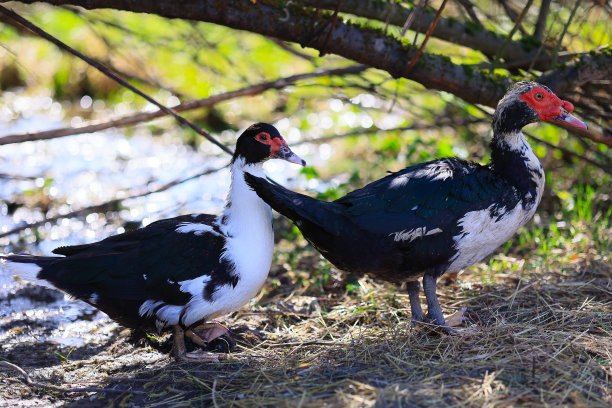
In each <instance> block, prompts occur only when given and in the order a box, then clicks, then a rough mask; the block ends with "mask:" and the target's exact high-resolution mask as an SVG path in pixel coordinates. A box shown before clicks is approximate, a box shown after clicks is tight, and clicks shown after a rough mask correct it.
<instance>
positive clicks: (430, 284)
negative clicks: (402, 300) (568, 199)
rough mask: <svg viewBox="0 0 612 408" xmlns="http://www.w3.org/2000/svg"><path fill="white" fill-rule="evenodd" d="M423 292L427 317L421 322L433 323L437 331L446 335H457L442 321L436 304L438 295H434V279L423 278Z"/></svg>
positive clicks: (425, 276) (441, 315)
mask: <svg viewBox="0 0 612 408" xmlns="http://www.w3.org/2000/svg"><path fill="white" fill-rule="evenodd" d="M423 292H424V293H425V298H427V315H426V316H425V317H424V318H423V322H425V323H433V324H434V325H436V326H437V327H436V328H437V329H441V330H443V331H444V332H445V333H447V334H453V335H455V334H459V333H458V332H457V330H455V329H453V328H450V327H448V326H447V325H446V322H445V321H444V315H443V314H442V308H441V307H440V303H439V302H438V295H436V278H435V277H433V276H431V275H427V274H426V275H424V276H423Z"/></svg>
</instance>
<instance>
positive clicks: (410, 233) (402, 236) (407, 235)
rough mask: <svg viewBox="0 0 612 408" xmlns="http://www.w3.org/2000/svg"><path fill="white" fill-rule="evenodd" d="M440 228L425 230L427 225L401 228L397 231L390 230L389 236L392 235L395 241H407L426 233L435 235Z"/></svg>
mask: <svg viewBox="0 0 612 408" xmlns="http://www.w3.org/2000/svg"><path fill="white" fill-rule="evenodd" d="M441 232H442V230H441V229H440V228H434V229H432V230H429V231H427V227H419V228H414V229H411V230H402V231H398V232H392V233H391V234H389V236H394V238H393V240H394V241H395V242H399V241H408V242H412V241H414V240H415V239H417V238H421V237H424V236H427V235H435V234H439V233H441Z"/></svg>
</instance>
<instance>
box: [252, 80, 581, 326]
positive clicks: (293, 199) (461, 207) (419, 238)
mask: <svg viewBox="0 0 612 408" xmlns="http://www.w3.org/2000/svg"><path fill="white" fill-rule="evenodd" d="M573 110H574V107H573V105H572V104H571V103H570V102H567V101H563V100H561V99H559V98H558V97H557V96H556V95H555V94H554V93H553V92H552V91H551V90H550V89H548V88H547V87H546V86H543V85H540V84H537V83H535V82H530V81H523V82H519V83H516V84H515V85H514V86H512V87H511V88H510V89H509V90H508V92H507V93H506V95H505V96H504V97H503V98H502V99H501V100H500V101H499V103H498V105H497V109H496V110H495V113H494V115H493V140H492V142H491V161H490V163H488V164H487V165H481V164H478V163H474V162H469V161H465V160H460V159H457V158H443V159H437V160H433V161H430V162H427V163H422V164H418V165H416V166H412V167H408V168H406V169H404V170H401V171H398V172H396V173H392V174H390V175H388V176H387V177H384V178H382V179H380V180H377V181H374V182H372V183H370V184H368V185H367V186H365V187H363V188H361V189H359V190H355V191H353V192H350V193H349V194H347V195H346V196H344V197H342V198H340V199H338V200H336V201H333V202H325V201H319V200H315V199H313V198H311V197H308V196H306V195H303V194H298V193H295V192H292V191H290V190H287V189H285V188H283V187H281V186H278V185H274V184H271V183H269V182H268V181H266V180H265V179H264V178H262V177H259V176H256V175H249V174H245V178H246V180H247V183H248V184H249V186H251V187H252V188H253V189H254V190H255V192H257V194H258V195H259V196H260V197H261V198H262V199H263V200H264V201H265V202H267V203H268V204H270V206H272V208H274V209H275V210H276V211H278V212H279V213H281V214H283V215H284V216H286V217H288V218H289V219H291V220H292V221H293V222H294V223H295V224H296V225H297V226H298V228H299V229H300V231H301V232H302V234H303V235H304V237H305V238H306V239H307V240H308V241H309V242H310V243H311V244H312V245H313V246H314V247H315V248H316V249H317V250H318V251H320V252H321V254H322V255H323V256H324V257H325V258H327V259H328V260H329V261H330V262H331V263H332V264H334V265H335V266H336V267H338V268H339V269H343V270H346V271H351V272H357V273H365V274H369V275H371V276H373V277H376V278H380V279H383V280H387V281H391V282H398V283H399V282H407V285H408V293H409V298H410V304H411V311H412V318H413V322H417V321H426V322H432V323H434V324H436V325H439V326H442V327H444V328H445V329H446V330H447V331H452V330H450V329H449V328H448V327H446V325H445V321H444V316H443V314H442V310H441V308H440V304H439V303H438V299H437V296H436V281H437V279H438V278H439V277H440V276H441V275H442V274H444V273H446V272H455V271H459V270H461V269H464V268H467V267H469V266H471V265H473V264H474V263H476V262H479V261H481V260H483V259H484V258H485V257H487V256H488V255H490V254H491V253H492V252H493V251H494V250H495V249H496V248H497V247H499V246H500V245H501V244H502V243H504V242H505V241H507V240H508V239H509V238H510V237H512V235H513V234H514V233H515V232H516V231H517V230H518V229H519V228H520V227H521V226H523V225H524V224H525V223H526V222H527V221H529V220H530V219H531V218H532V216H533V214H534V213H535V211H536V208H537V206H538V204H539V203H540V199H541V198H542V192H543V190H544V170H543V169H542V166H541V165H540V162H539V161H538V158H537V157H536V155H535V154H534V152H533V151H532V149H531V147H530V146H529V144H528V143H527V141H526V140H525V137H524V136H523V133H522V131H521V129H522V128H523V127H524V126H525V125H527V124H529V123H533V122H537V121H540V120H541V121H547V122H556V123H561V124H565V125H567V126H572V127H575V128H581V129H586V127H587V126H586V124H585V123H583V122H582V121H580V120H578V119H576V118H575V117H574V116H572V115H571V114H570V112H572V111H573ZM421 277H422V281H423V289H424V293H425V297H426V299H427V306H428V313H427V316H425V317H424V316H423V311H422V309H421V304H420V301H419V290H420V285H419V282H418V279H419V278H421Z"/></svg>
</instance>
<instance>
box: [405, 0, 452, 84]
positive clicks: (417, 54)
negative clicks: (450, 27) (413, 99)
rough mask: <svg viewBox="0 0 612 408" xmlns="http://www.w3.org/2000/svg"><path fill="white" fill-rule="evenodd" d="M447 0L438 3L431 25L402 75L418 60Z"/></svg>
mask: <svg viewBox="0 0 612 408" xmlns="http://www.w3.org/2000/svg"><path fill="white" fill-rule="evenodd" d="M447 1H448V0H443V1H442V5H440V9H439V10H438V12H437V13H436V17H435V18H434V20H433V21H432V23H431V25H430V26H429V29H428V30H427V33H426V34H425V39H424V40H423V43H422V44H421V46H420V47H419V49H418V51H417V53H416V54H415V56H414V57H413V58H412V60H411V61H410V62H409V63H408V65H406V69H405V70H404V75H406V74H407V73H408V72H410V70H412V67H414V66H415V64H416V63H417V61H418V60H419V57H420V56H421V54H422V53H423V49H424V48H425V45H427V41H429V37H431V33H433V30H434V28H436V25H437V24H438V20H439V19H440V15H441V14H442V10H444V6H446V2H447Z"/></svg>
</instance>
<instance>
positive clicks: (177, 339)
mask: <svg viewBox="0 0 612 408" xmlns="http://www.w3.org/2000/svg"><path fill="white" fill-rule="evenodd" d="M185 352H186V349H185V332H184V331H183V328H182V327H181V326H179V325H178V324H177V325H175V326H174V336H173V338H172V354H173V355H174V357H175V358H176V359H177V360H178V359H180V358H182V357H183V356H184V355H185Z"/></svg>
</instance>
